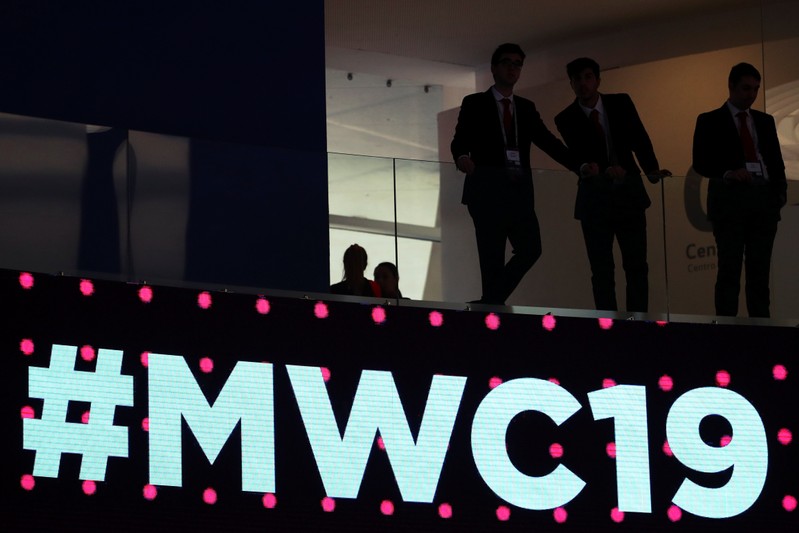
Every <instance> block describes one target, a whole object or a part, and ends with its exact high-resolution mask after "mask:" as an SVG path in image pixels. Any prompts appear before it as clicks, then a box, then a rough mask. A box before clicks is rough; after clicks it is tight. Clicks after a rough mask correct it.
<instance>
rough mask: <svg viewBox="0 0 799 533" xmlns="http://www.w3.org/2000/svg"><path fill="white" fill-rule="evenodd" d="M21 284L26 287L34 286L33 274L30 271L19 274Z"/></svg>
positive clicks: (26, 288)
mask: <svg viewBox="0 0 799 533" xmlns="http://www.w3.org/2000/svg"><path fill="white" fill-rule="evenodd" d="M19 285H20V286H21V287H22V288H23V289H25V290H28V289H32V288H33V275H31V273H30V272H23V273H21V274H20V275H19Z"/></svg>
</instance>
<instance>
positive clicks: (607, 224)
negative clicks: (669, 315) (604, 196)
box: [580, 210, 649, 313]
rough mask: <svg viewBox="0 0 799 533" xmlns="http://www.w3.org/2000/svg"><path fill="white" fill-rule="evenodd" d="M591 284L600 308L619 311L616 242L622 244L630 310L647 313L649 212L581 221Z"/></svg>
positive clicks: (593, 217)
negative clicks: (615, 262) (615, 260)
mask: <svg viewBox="0 0 799 533" xmlns="http://www.w3.org/2000/svg"><path fill="white" fill-rule="evenodd" d="M580 223H581V225H582V228H583V238H584V239H585V249H586V251H587V252H588V261H589V262H590V263H591V285H592V287H593V291H594V304H595V305H596V308H597V309H602V310H609V311H616V310H618V306H617V304H616V278H615V268H616V266H615V264H614V261H613V239H614V238H615V239H616V240H617V241H618V242H619V249H620V250H621V257H622V266H623V268H624V275H625V278H626V281H627V311H636V312H644V313H645V312H647V310H648V307H649V265H648V264H647V262H646V213H645V212H644V211H643V210H641V211H637V212H634V213H630V214H623V215H620V214H610V215H597V216H589V217H586V218H584V219H583V220H581V221H580Z"/></svg>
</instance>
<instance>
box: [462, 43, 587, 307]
mask: <svg viewBox="0 0 799 533" xmlns="http://www.w3.org/2000/svg"><path fill="white" fill-rule="evenodd" d="M524 57H525V55H524V52H523V51H522V49H521V48H520V47H519V45H517V44H511V43H506V44H503V45H500V46H499V47H498V48H497V49H496V50H495V51H494V54H493V55H492V56H491V73H492V74H493V76H494V85H493V86H492V87H491V88H490V89H488V90H487V91H485V92H482V93H476V94H472V95H469V96H467V97H466V98H464V99H463V103H462V104H461V110H460V114H459V116H458V125H457V127H456V128H455V137H454V138H453V139H452V145H451V149H452V156H453V157H454V158H455V164H456V165H457V167H458V169H459V170H460V171H461V172H464V173H466V179H465V182H464V186H463V198H462V202H463V203H464V204H466V205H467V207H468V209H469V214H470V215H471V217H472V220H473V222H474V229H475V235H476V237H477V252H478V254H479V257H480V276H481V281H482V287H483V296H482V298H481V299H480V300H479V302H482V303H490V304H504V303H505V300H506V299H507V298H508V296H510V294H511V293H512V292H513V290H514V289H515V288H516V286H517V285H518V284H519V282H520V281H521V279H522V278H523V277H524V275H525V273H526V272H527V271H528V270H530V268H531V267H532V266H533V264H534V263H535V262H536V261H537V260H538V258H539V257H540V256H541V235H540V230H539V226H538V218H537V217H536V214H535V205H534V200H535V198H534V193H533V179H532V171H531V167H530V145H531V144H535V145H536V146H538V147H539V148H541V149H542V150H543V151H544V152H546V153H547V154H549V155H550V156H551V157H552V158H553V159H554V160H555V161H557V162H558V163H560V164H562V165H563V166H565V167H568V168H569V169H572V170H575V171H578V170H579V166H580V165H579V163H578V162H577V161H576V160H575V159H574V158H573V157H572V156H571V154H570V152H569V151H568V149H567V148H566V147H565V146H564V145H563V143H562V142H561V141H560V140H559V139H558V138H557V137H555V136H554V135H552V133H551V132H550V131H549V130H548V129H547V127H546V126H545V125H544V123H543V121H542V120H541V117H540V115H539V114H538V111H536V108H535V104H533V102H531V101H530V100H528V99H526V98H522V97H520V96H516V95H514V94H513V87H514V85H516V82H517V81H518V80H519V75H520V74H521V69H522V66H523V65H524ZM507 241H510V243H511V245H512V246H513V257H512V258H511V259H510V261H508V263H507V264H505V245H506V242H507Z"/></svg>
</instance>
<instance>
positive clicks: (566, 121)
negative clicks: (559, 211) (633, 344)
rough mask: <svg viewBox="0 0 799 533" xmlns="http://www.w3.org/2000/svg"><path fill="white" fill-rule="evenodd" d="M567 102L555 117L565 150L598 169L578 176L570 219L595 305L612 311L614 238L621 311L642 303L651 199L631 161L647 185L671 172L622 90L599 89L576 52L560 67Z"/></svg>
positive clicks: (645, 303)
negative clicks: (578, 230) (622, 284)
mask: <svg viewBox="0 0 799 533" xmlns="http://www.w3.org/2000/svg"><path fill="white" fill-rule="evenodd" d="M566 72H567V74H568V76H569V82H570V84H571V88H572V90H573V91H574V94H575V96H576V98H575V100H574V102H573V103H572V104H571V105H569V106H568V107H567V108H566V109H564V110H563V111H561V112H560V113H559V114H558V115H557V116H556V117H555V124H556V125H557V127H558V131H559V132H560V135H561V136H562V137H563V140H564V142H565V143H566V144H567V145H568V147H569V149H570V150H572V151H573V152H575V154H576V155H577V156H578V157H580V158H582V159H583V160H586V161H596V162H597V164H598V165H599V171H600V174H598V175H596V176H584V177H580V180H579V182H578V188H577V200H576V202H575V208H574V218H576V219H578V220H579V221H580V225H581V227H582V230H583V238H584V240H585V248H586V251H587V252H588V261H589V263H590V264H591V285H592V287H593V292H594V304H595V305H596V308H597V309H603V310H611V311H616V310H617V309H618V306H617V304H616V278H615V268H616V266H615V264H614V261H613V241H614V239H615V240H616V241H618V243H619V249H620V250H621V256H622V266H623V267H624V274H625V278H626V281H627V310H628V311H639V312H646V311H648V307H649V265H648V264H647V260H646V208H647V207H649V205H650V204H651V202H650V200H649V195H647V193H646V189H645V188H644V183H643V180H642V179H641V169H640V168H638V164H637V163H636V158H637V159H638V162H639V163H640V164H641V166H642V167H643V169H644V172H645V173H646V175H647V177H648V178H649V180H650V181H652V182H657V181H658V180H659V179H660V178H662V177H663V176H670V175H671V173H670V172H669V171H668V170H660V166H659V165H658V160H657V158H656V157H655V151H654V149H653V148H652V142H651V141H650V140H649V135H647V133H646V129H645V128H644V125H643V123H642V122H641V119H640V118H639V117H638V111H637V110H636V109H635V104H633V101H632V99H631V98H630V96H629V95H627V94H601V93H600V92H599V84H600V77H599V65H598V64H597V62H596V61H594V60H593V59H590V58H587V57H581V58H578V59H575V60H574V61H572V62H571V63H569V64H568V65H566Z"/></svg>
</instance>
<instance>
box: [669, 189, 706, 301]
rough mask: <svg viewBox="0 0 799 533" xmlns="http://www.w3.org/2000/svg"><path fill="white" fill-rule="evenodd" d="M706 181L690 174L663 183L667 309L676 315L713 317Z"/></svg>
mask: <svg viewBox="0 0 799 533" xmlns="http://www.w3.org/2000/svg"><path fill="white" fill-rule="evenodd" d="M707 184H708V180H706V179H704V178H702V177H701V176H699V175H698V174H695V173H692V174H690V175H689V176H687V177H679V176H673V177H671V178H668V179H667V180H665V181H664V186H665V192H666V196H665V198H666V206H667V207H666V213H667V214H666V225H667V231H666V257H667V266H668V272H669V310H670V311H671V312H672V313H676V314H690V315H709V316H712V315H714V314H715V307H714V305H713V286H714V284H715V282H716V268H717V263H716V241H715V239H714V238H713V231H712V228H711V226H710V222H708V221H707V211H706V205H707Z"/></svg>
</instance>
